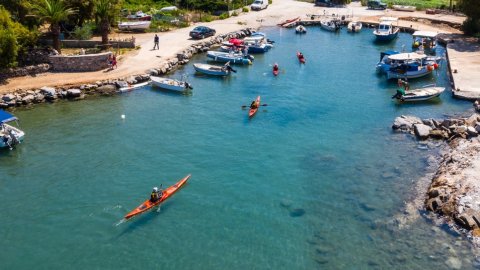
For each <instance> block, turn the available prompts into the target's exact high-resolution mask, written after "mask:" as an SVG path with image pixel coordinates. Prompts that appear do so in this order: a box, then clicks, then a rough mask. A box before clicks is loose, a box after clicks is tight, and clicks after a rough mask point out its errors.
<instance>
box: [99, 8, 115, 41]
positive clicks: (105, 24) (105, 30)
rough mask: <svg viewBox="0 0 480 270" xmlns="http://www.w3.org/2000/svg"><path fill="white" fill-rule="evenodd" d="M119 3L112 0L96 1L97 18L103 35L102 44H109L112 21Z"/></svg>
mask: <svg viewBox="0 0 480 270" xmlns="http://www.w3.org/2000/svg"><path fill="white" fill-rule="evenodd" d="M116 4H117V1H112V0H96V1H95V8H94V13H95V18H96V20H97V23H98V24H99V28H100V33H101V34H102V44H104V45H105V44H108V34H109V33H110V21H111V20H112V19H113V18H114V16H115V10H116Z"/></svg>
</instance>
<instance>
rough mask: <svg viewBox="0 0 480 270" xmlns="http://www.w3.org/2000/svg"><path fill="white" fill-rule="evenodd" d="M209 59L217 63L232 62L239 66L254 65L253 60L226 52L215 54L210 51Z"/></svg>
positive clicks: (208, 53)
mask: <svg viewBox="0 0 480 270" xmlns="http://www.w3.org/2000/svg"><path fill="white" fill-rule="evenodd" d="M207 57H208V58H210V59H212V60H213V61H216V62H221V63H227V62H230V63H231V64H239V65H250V64H252V60H251V59H249V58H247V57H245V56H243V55H240V54H230V53H224V52H214V51H208V52H207Z"/></svg>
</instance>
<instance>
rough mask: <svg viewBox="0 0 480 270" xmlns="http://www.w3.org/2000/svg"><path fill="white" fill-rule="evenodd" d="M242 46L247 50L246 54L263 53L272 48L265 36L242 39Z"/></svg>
mask: <svg viewBox="0 0 480 270" xmlns="http://www.w3.org/2000/svg"><path fill="white" fill-rule="evenodd" d="M243 45H244V46H245V48H248V53H264V52H268V51H269V50H270V49H271V48H272V47H273V45H272V44H271V43H268V42H267V40H266V38H265V36H261V35H256V36H250V37H246V38H244V39H243Z"/></svg>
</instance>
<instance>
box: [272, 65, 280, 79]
mask: <svg viewBox="0 0 480 270" xmlns="http://www.w3.org/2000/svg"><path fill="white" fill-rule="evenodd" d="M278 72H279V68H278V64H277V63H275V65H273V68H272V73H273V76H278Z"/></svg>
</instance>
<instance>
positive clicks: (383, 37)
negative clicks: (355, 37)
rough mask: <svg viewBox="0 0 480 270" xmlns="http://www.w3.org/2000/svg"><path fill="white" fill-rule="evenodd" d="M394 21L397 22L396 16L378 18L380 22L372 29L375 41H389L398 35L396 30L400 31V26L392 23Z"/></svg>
mask: <svg viewBox="0 0 480 270" xmlns="http://www.w3.org/2000/svg"><path fill="white" fill-rule="evenodd" d="M395 22H398V19H397V18H393V17H382V18H380V24H379V25H378V28H377V29H375V30H374V31H373V34H374V35H375V39H376V41H378V42H389V41H392V40H394V39H395V38H396V37H397V36H398V32H400V28H398V27H397V26H395V25H394V23H395Z"/></svg>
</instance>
